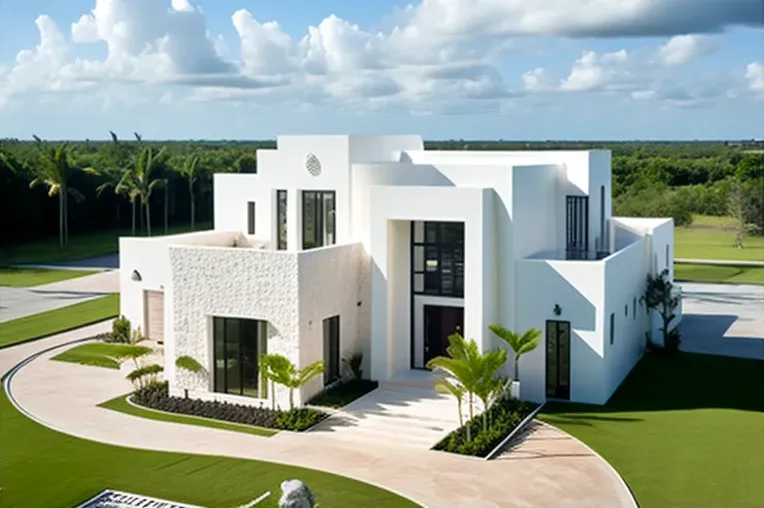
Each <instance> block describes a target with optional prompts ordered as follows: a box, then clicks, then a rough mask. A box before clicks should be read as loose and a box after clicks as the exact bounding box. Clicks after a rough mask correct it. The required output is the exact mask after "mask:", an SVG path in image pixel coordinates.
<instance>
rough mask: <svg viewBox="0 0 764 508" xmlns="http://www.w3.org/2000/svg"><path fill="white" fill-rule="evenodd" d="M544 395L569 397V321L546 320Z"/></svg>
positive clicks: (565, 398)
mask: <svg viewBox="0 0 764 508" xmlns="http://www.w3.org/2000/svg"><path fill="white" fill-rule="evenodd" d="M546 396H547V397H549V398H551V399H564V400H568V399H570V322H569V321H547V322H546Z"/></svg>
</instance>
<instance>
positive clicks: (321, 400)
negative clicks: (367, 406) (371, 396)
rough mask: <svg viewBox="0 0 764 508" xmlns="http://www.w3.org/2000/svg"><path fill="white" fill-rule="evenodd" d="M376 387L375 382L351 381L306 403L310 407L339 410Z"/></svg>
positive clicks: (376, 383) (365, 380)
mask: <svg viewBox="0 0 764 508" xmlns="http://www.w3.org/2000/svg"><path fill="white" fill-rule="evenodd" d="M378 386H379V383H378V382H377V381H370V380H368V379H362V380H360V381H359V380H355V379H351V380H349V381H347V382H345V383H342V384H339V385H337V386H335V387H334V388H332V389H331V390H328V391H326V392H324V393H320V394H318V395H316V396H315V397H313V398H312V399H310V400H309V401H308V404H310V405H312V406H323V407H333V408H340V407H343V406H347V405H348V404H350V403H351V402H353V401H354V400H356V399H358V398H360V397H363V396H364V395H366V394H367V393H369V392H370V391H372V390H374V389H375V388H377V387H378Z"/></svg>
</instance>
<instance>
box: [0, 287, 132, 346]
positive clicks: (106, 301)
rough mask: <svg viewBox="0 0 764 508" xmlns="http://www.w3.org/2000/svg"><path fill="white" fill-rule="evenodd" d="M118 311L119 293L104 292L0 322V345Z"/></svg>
mask: <svg viewBox="0 0 764 508" xmlns="http://www.w3.org/2000/svg"><path fill="white" fill-rule="evenodd" d="M118 314H119V295H116V294H115V295H108V296H104V297H102V298H96V299H95V300H89V301H87V302H82V303H77V304H75V305H70V306H68V307H63V308H61V309H56V310H51V311H48V312H42V313H40V314H35V315H32V316H26V317H23V318H19V319H14V320H13V321H6V322H5V323H0V348H3V347H7V346H12V345H14V344H20V343H22V342H26V341H29V340H34V339H39V338H42V337H47V336H48V335H52V334H54V333H60V332H63V331H66V330H72V329H74V328H79V327H81V326H85V325H89V324H92V323H97V322H99V321H103V320H105V319H109V318H113V317H115V316H117V315H118Z"/></svg>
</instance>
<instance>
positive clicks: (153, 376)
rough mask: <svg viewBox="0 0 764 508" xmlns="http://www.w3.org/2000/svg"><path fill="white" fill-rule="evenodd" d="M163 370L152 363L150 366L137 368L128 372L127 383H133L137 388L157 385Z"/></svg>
mask: <svg viewBox="0 0 764 508" xmlns="http://www.w3.org/2000/svg"><path fill="white" fill-rule="evenodd" d="M163 370H164V367H162V366H161V365H159V364H156V363H153V364H151V365H145V366H143V367H138V368H137V369H135V370H133V371H132V372H130V373H129V374H128V375H127V376H125V377H126V378H127V380H128V381H130V382H131V383H133V384H134V385H135V386H136V387H138V388H143V387H145V386H149V385H152V384H157V381H158V377H159V374H160V373H161V372H162V371H163Z"/></svg>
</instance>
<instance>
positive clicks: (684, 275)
mask: <svg viewBox="0 0 764 508" xmlns="http://www.w3.org/2000/svg"><path fill="white" fill-rule="evenodd" d="M674 278H675V279H676V280H680V281H681V280H686V281H693V282H724V283H728V284H764V268H760V267H755V266H726V265H692V264H683V263H675V264H674Z"/></svg>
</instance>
